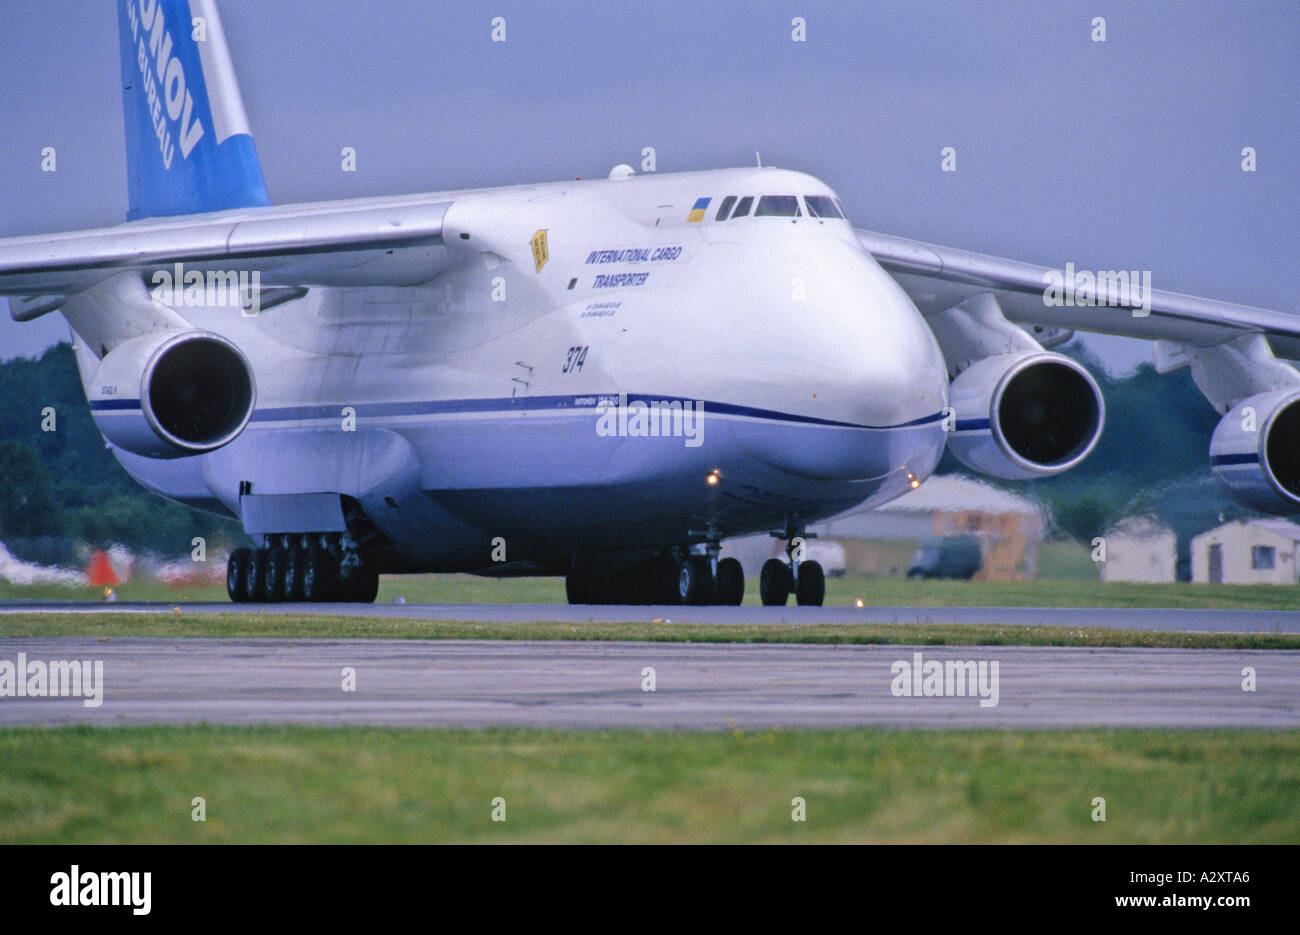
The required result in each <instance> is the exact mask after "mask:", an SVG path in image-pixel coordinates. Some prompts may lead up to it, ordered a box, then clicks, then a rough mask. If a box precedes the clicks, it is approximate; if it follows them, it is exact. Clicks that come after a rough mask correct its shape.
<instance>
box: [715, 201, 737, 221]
mask: <svg viewBox="0 0 1300 935" xmlns="http://www.w3.org/2000/svg"><path fill="white" fill-rule="evenodd" d="M735 203H736V196H735V195H728V196H727V197H726V198H723V199H722V204H720V205H719V206H718V213H717V214H715V215H714V216H713V220H715V221H725V220H726V219H727V216H728V215H729V214H730V213H731V206H732V205H734V204H735Z"/></svg>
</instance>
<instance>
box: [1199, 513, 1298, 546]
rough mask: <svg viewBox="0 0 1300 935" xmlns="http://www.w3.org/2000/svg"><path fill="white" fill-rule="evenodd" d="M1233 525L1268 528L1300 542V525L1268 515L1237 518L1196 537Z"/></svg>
mask: <svg viewBox="0 0 1300 935" xmlns="http://www.w3.org/2000/svg"><path fill="white" fill-rule="evenodd" d="M1232 526H1247V527H1252V528H1256V529H1267V530H1268V531H1269V532H1272V533H1276V534H1277V535H1279V536H1284V537H1286V538H1287V539H1290V540H1291V541H1292V542H1300V525H1297V524H1296V523H1293V522H1291V521H1290V520H1289V519H1281V518H1280V517H1268V518H1264V519H1236V520H1233V521H1232V522H1230V523H1224V524H1222V525H1220V526H1215V527H1214V528H1213V529H1207V530H1206V531H1205V532H1203V533H1201V534H1200V535H1199V536H1197V537H1196V538H1197V539H1199V538H1201V536H1206V535H1209V534H1210V533H1212V532H1218V531H1219V530H1220V529H1228V528H1230V527H1232Z"/></svg>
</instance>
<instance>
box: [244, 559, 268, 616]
mask: <svg viewBox="0 0 1300 935" xmlns="http://www.w3.org/2000/svg"><path fill="white" fill-rule="evenodd" d="M244 567H245V568H246V569H247V571H246V572H245V573H244V600H245V601H247V602H248V603H250V604H258V603H261V602H262V601H264V600H266V549H252V550H251V551H250V552H249V553H248V562H247V563H246V564H245V566H244Z"/></svg>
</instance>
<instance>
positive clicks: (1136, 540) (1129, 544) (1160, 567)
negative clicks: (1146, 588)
mask: <svg viewBox="0 0 1300 935" xmlns="http://www.w3.org/2000/svg"><path fill="white" fill-rule="evenodd" d="M1102 538H1103V539H1104V540H1105V542H1106V560H1105V561H1104V562H1101V563H1100V572H1101V580H1102V581H1127V582H1134V583H1139V584H1163V583H1166V582H1172V581H1175V580H1176V565H1177V562H1178V554H1177V552H1178V537H1177V536H1175V535H1174V531H1173V530H1172V529H1170V528H1168V527H1167V526H1162V525H1160V524H1159V523H1155V522H1152V521H1151V520H1149V519H1129V520H1123V521H1121V522H1119V523H1117V524H1115V525H1114V526H1112V527H1111V528H1110V529H1108V530H1106V534H1105V535H1104V536H1103V537H1102Z"/></svg>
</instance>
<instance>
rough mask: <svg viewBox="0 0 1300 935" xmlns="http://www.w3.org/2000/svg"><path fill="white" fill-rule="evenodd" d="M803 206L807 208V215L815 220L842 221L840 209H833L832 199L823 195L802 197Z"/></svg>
mask: <svg viewBox="0 0 1300 935" xmlns="http://www.w3.org/2000/svg"><path fill="white" fill-rule="evenodd" d="M803 201H804V204H806V205H807V206H808V214H809V215H811V216H812V217H815V218H838V219H840V220H843V218H844V215H843V214H841V213H840V209H839V208H837V207H835V202H834V200H833V199H831V198H828V197H826V196H825V195H804V196H803Z"/></svg>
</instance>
